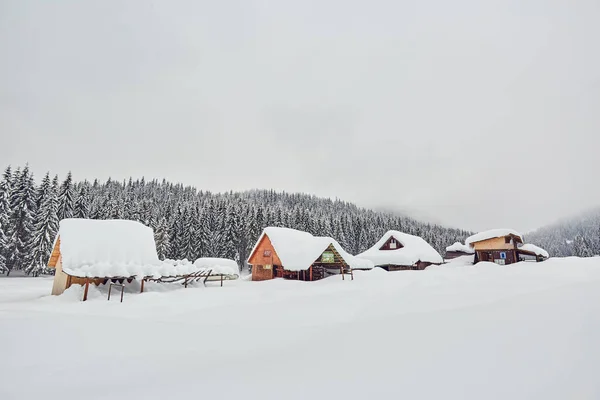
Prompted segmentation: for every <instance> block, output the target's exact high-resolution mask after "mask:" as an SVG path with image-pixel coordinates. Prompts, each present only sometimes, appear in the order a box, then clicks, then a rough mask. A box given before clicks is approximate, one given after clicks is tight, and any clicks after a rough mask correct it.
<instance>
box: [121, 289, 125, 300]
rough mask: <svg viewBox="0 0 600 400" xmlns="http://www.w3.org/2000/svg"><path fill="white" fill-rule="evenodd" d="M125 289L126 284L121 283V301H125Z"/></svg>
mask: <svg viewBox="0 0 600 400" xmlns="http://www.w3.org/2000/svg"><path fill="white" fill-rule="evenodd" d="M124 291H125V285H121V303H122V302H123V292H124Z"/></svg>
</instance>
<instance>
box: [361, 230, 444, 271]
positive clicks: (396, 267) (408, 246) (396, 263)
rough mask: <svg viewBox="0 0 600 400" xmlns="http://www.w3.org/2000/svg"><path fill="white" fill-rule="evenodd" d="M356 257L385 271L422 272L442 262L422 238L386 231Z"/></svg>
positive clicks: (439, 256)
mask: <svg viewBox="0 0 600 400" xmlns="http://www.w3.org/2000/svg"><path fill="white" fill-rule="evenodd" d="M356 257H357V258H361V259H364V260H368V261H371V262H372V263H373V265H375V266H376V267H380V268H383V269H385V270H386V271H401V270H423V269H425V268H427V267H428V266H430V265H432V264H435V265H440V264H442V263H443V262H444V260H443V259H442V256H441V255H440V254H439V253H438V252H437V251H436V250H435V249H434V248H433V247H431V245H430V244H429V243H427V242H426V241H425V240H423V238H420V237H419V236H414V235H409V234H407V233H403V232H398V231H388V232H387V233H386V234H385V235H383V237H382V238H381V239H379V241H378V242H377V243H375V245H374V246H373V247H371V248H370V249H369V250H367V251H365V252H363V253H361V254H358V255H357V256H356Z"/></svg>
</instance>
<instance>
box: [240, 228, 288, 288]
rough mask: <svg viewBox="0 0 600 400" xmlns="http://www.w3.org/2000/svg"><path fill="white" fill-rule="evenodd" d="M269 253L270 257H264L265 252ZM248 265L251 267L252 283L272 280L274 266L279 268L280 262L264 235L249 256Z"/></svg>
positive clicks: (269, 240) (271, 244)
mask: <svg viewBox="0 0 600 400" xmlns="http://www.w3.org/2000/svg"><path fill="white" fill-rule="evenodd" d="M269 251H270V252H271V253H270V255H265V252H269ZM248 264H251V265H252V280H253V281H264V280H267V279H273V271H274V265H279V266H281V260H280V259H279V256H278V255H277V252H275V248H274V247H273V243H271V239H269V236H268V235H264V236H263V237H262V238H261V239H260V242H259V243H258V246H256V249H255V250H254V253H252V255H251V256H250V259H249V260H248ZM265 265H270V266H271V268H270V269H267V268H265Z"/></svg>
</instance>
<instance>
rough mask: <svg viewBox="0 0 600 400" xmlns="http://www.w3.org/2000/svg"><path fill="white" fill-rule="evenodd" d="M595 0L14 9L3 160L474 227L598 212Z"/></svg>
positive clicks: (2, 38) (9, 22)
mask: <svg viewBox="0 0 600 400" xmlns="http://www.w3.org/2000/svg"><path fill="white" fill-rule="evenodd" d="M599 20H600V2H598V1H597V0H590V1H578V0H571V1H566V0H565V1H546V0H539V1H524V0H491V1H480V0H473V1H468V0H456V1H446V0H434V1H416V0H415V1H374V0H370V1H349V0H335V1H324V0H318V1H307V0H302V1H293V2H292V1H283V0H276V1H251V0H238V1H228V0H221V1H197V0H196V1H147V0H140V1H81V0H72V1H58V0H56V1H46V0H43V1H42V0H39V1H27V0H14V1H8V0H0V161H1V164H3V165H4V166H6V165H8V164H13V165H23V164H24V163H25V162H29V164H30V166H31V167H32V169H33V170H34V172H35V173H36V174H37V175H38V177H39V175H41V174H42V173H44V172H45V171H46V170H50V171H52V172H55V173H59V174H61V175H62V176H64V173H65V172H66V171H68V170H72V171H73V173H74V176H75V178H76V179H84V178H88V179H91V178H95V177H98V178H103V179H105V178H107V177H108V176H111V177H113V178H115V179H123V178H124V177H129V176H130V175H132V176H134V177H141V176H145V177H146V178H154V177H156V178H163V177H164V178H167V179H170V180H172V181H176V182H183V183H185V184H191V185H196V186H197V187H198V188H202V189H209V190H213V191H225V190H243V189H251V188H274V189H278V190H286V191H292V192H308V193H314V194H317V195H321V196H329V197H338V198H341V199H344V200H348V201H352V202H356V203H358V204H360V205H362V206H366V207H385V208H389V209H395V210H399V211H404V212H406V213H407V214H409V215H414V216H417V217H419V218H427V219H430V220H433V221H436V222H441V223H444V224H448V225H452V226H457V227H462V228H466V229H472V230H480V229H488V228H494V227H511V228H515V229H520V230H523V231H528V230H530V229H533V228H536V227H539V226H542V225H545V224H547V223H550V222H553V221H554V220H556V219H558V218H561V217H564V216H568V215H571V214H574V213H577V212H580V211H583V210H586V209H587V208H590V207H594V206H599V205H600V179H599V175H600V157H598V152H599V145H600V24H599V23H598V21H599Z"/></svg>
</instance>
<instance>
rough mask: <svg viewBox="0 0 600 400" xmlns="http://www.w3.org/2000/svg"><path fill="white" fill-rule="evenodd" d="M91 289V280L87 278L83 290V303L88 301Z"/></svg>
mask: <svg viewBox="0 0 600 400" xmlns="http://www.w3.org/2000/svg"><path fill="white" fill-rule="evenodd" d="M89 288H90V280H89V278H85V289H84V290H83V301H86V300H87V296H88V289H89Z"/></svg>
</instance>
